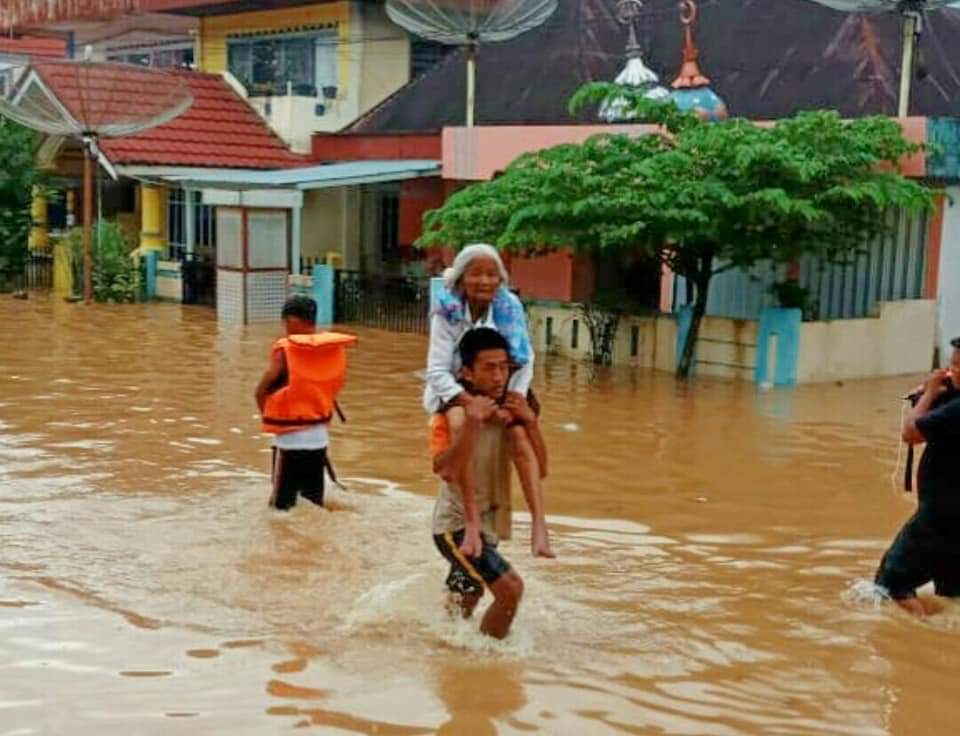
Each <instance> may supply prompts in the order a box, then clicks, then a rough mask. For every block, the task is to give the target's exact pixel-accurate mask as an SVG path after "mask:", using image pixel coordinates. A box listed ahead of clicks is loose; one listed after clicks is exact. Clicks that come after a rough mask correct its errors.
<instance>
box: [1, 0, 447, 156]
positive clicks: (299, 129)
mask: <svg viewBox="0 0 960 736" xmlns="http://www.w3.org/2000/svg"><path fill="white" fill-rule="evenodd" d="M12 4H13V5H14V8H13V10H12V11H11V15H10V16H9V20H8V21H7V22H8V23H19V27H21V28H23V27H30V28H34V29H37V30H38V31H42V32H43V33H46V34H50V33H56V34H60V35H61V36H62V37H63V38H65V39H67V41H68V46H69V48H70V50H71V54H70V55H72V56H81V55H92V56H91V58H93V59H94V60H100V61H118V62H124V63H131V64H140V65H144V66H153V67H166V68H192V69H195V70H197V71H202V72H206V73H210V74H221V75H228V76H230V77H231V78H232V79H233V80H234V81H235V82H236V86H237V88H238V90H242V94H243V96H244V97H245V98H246V99H247V101H248V102H249V104H250V105H251V106H252V107H254V109H256V110H257V112H258V113H260V114H261V116H262V117H263V118H264V119H265V120H266V121H267V122H268V123H269V125H270V126H271V127H272V128H273V129H274V130H275V131H276V132H277V134H278V135H279V136H280V137H281V138H282V139H284V140H285V141H286V142H287V143H288V144H289V145H290V146H291V147H292V148H293V150H295V151H297V152H300V153H307V152H309V150H310V146H311V136H312V134H313V133H314V132H317V131H337V130H340V129H341V128H343V127H345V126H346V125H348V124H350V123H352V122H353V121H354V120H356V119H357V118H358V117H359V116H361V115H363V114H364V113H365V112H367V111H368V110H370V109H371V108H372V107H374V106H375V105H377V104H378V103H380V102H381V101H382V100H383V99H384V98H386V97H387V96H389V95H390V94H392V93H393V92H395V91H396V90H397V89H399V88H400V87H402V86H403V85H405V84H406V83H407V82H408V81H409V80H410V79H411V77H412V76H414V75H416V74H418V73H421V72H422V71H423V70H424V69H426V68H429V67H430V66H431V64H433V63H434V62H436V61H437V60H438V59H439V58H440V57H442V55H443V52H444V50H445V47H442V46H440V45H439V44H433V43H430V42H426V41H423V40H422V39H417V38H414V37H411V36H410V34H408V33H407V32H406V31H404V30H402V29H401V28H399V27H397V26H395V25H393V24H392V23H391V22H390V21H389V20H388V19H387V16H386V12H385V6H384V2H383V0H372V1H371V0H314V1H313V2H304V0H271V2H261V3H256V2H252V3H251V2H247V1H246V0H222V1H220V2H215V3H214V2H209V1H208V0H122V1H121V0H99V3H97V2H90V3H84V4H81V5H73V4H68V3H61V4H60V5H58V4H57V2H56V0H52V2H50V3H48V5H51V6H53V7H54V8H61V6H62V8H61V12H59V14H57V13H52V12H51V13H47V14H43V13H31V12H28V11H29V10H30V9H31V8H30V5H29V3H19V5H22V6H23V8H22V9H21V11H20V12H19V14H18V13H17V6H18V3H17V2H16V1H14V2H13V3H12ZM98 4H99V6H100V10H99V12H95V10H96V7H97V5H98ZM0 23H2V16H0ZM87 49H89V54H88V51H87Z"/></svg>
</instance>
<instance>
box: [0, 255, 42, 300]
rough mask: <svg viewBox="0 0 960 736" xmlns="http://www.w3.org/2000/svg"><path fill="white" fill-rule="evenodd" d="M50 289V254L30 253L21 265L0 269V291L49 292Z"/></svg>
mask: <svg viewBox="0 0 960 736" xmlns="http://www.w3.org/2000/svg"><path fill="white" fill-rule="evenodd" d="M52 288H53V255H52V254H49V253H30V254H29V255H27V257H26V259H24V262H23V264H22V265H20V266H7V267H5V268H0V291H49V290H50V289H52Z"/></svg>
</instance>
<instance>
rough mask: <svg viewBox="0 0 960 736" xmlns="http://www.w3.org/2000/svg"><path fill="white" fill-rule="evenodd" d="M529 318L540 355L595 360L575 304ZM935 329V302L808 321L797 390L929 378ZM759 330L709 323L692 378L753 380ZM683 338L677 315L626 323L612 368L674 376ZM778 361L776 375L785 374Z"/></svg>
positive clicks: (742, 323)
mask: <svg viewBox="0 0 960 736" xmlns="http://www.w3.org/2000/svg"><path fill="white" fill-rule="evenodd" d="M529 319H530V333H531V339H532V340H533V344H534V349H535V350H536V351H537V352H538V353H539V354H542V355H543V354H552V355H562V356H564V357H568V358H573V359H576V360H589V359H590V358H591V357H592V353H591V344H590V333H589V330H588V328H587V325H586V323H585V321H584V318H583V315H582V314H581V312H580V310H579V309H578V307H577V306H576V305H573V304H559V303H548V302H539V303H534V304H533V305H531V306H530V307H529ZM935 324H936V304H935V303H934V302H933V301H930V300H915V301H902V302H886V303H883V304H881V305H880V312H879V317H876V318H870V319H851V320H836V321H832V322H804V323H802V324H801V325H800V340H799V346H800V348H799V358H798V360H797V367H796V379H797V383H817V382H825V381H838V380H851V379H859V378H875V377H880V376H896V375H906V374H915V373H925V372H926V371H928V370H929V369H930V365H931V361H932V352H933V349H932V346H933V340H934V329H935ZM759 329H760V322H758V321H756V320H735V319H728V318H725V317H706V318H704V321H703V325H702V326H701V331H700V340H699V343H698V346H697V354H696V355H697V363H696V366H695V369H694V373H695V374H696V375H698V376H715V377H720V378H731V379H736V380H742V381H750V382H752V381H754V372H755V369H756V363H757V359H758V357H757V356H758V347H757V343H758V339H759ZM548 333H549V337H548ZM677 333H678V322H677V317H676V316H675V315H653V316H647V317H633V316H627V317H624V318H623V319H621V321H620V327H619V329H618V331H617V340H616V344H615V347H614V353H613V362H614V365H624V366H632V367H635V368H649V369H655V370H662V371H670V372H672V371H674V370H675V368H676V361H677V355H678V352H679V347H680V346H679V345H678V344H677ZM768 347H769V346H768ZM771 349H772V348H771ZM772 360H773V363H772V364H771V366H770V367H771V370H774V371H775V372H781V371H780V367H778V366H777V364H776V359H772ZM791 362H792V360H791ZM784 370H786V368H784ZM768 380H770V381H771V382H772V380H773V379H772V377H771V378H768Z"/></svg>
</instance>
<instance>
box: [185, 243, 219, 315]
mask: <svg viewBox="0 0 960 736" xmlns="http://www.w3.org/2000/svg"><path fill="white" fill-rule="evenodd" d="M179 261H180V278H181V281H182V284H183V303H184V304H197V305H203V306H207V307H212V306H215V305H216V303H217V271H216V266H215V265H214V263H213V259H212V258H210V257H207V256H204V255H198V254H196V253H181V254H180V258H179Z"/></svg>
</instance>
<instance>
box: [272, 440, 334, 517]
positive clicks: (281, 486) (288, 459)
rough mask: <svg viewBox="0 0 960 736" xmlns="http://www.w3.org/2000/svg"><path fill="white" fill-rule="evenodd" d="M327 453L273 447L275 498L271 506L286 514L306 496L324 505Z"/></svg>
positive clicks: (309, 499) (323, 451) (324, 451)
mask: <svg viewBox="0 0 960 736" xmlns="http://www.w3.org/2000/svg"><path fill="white" fill-rule="evenodd" d="M326 467H327V451H326V450H280V449H277V448H276V447H274V448H273V496H272V497H271V499H270V505H271V506H273V507H274V508H277V509H280V510H281V511H285V510H287V509H291V508H293V507H294V506H296V505H297V496H298V495H300V496H303V497H304V498H305V499H307V500H308V501H312V502H313V503H315V504H317V506H323V475H324V471H325V470H326Z"/></svg>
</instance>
